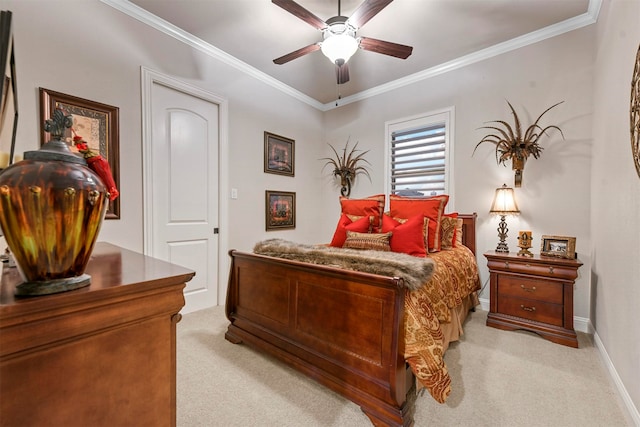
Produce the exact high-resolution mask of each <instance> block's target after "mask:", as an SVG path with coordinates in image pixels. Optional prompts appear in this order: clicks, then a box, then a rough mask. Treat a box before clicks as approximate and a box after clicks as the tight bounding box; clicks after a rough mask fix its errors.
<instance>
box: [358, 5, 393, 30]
mask: <svg viewBox="0 0 640 427" xmlns="http://www.w3.org/2000/svg"><path fill="white" fill-rule="evenodd" d="M392 1H393V0H365V1H364V2H363V3H362V4H361V5H360V6H358V8H357V9H356V11H355V12H353V13H352V14H351V16H350V17H349V23H350V24H351V25H353V26H354V27H356V28H360V27H362V26H363V25H364V24H366V23H367V22H369V20H370V19H371V18H373V17H374V16H376V15H377V14H378V12H380V11H381V10H382V9H384V8H385V7H387V5H389V3H391V2H392Z"/></svg>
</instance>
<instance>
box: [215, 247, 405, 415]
mask: <svg viewBox="0 0 640 427" xmlns="http://www.w3.org/2000/svg"><path fill="white" fill-rule="evenodd" d="M229 255H230V256H231V260H232V261H231V271H230V275H229V287H228V292H227V302H226V315H227V318H228V319H229V321H230V322H231V324H230V325H229V328H228V330H227V332H226V334H225V338H226V339H227V340H229V341H230V342H232V343H236V344H238V343H245V344H247V345H249V346H252V347H255V348H258V349H260V350H262V351H266V352H268V353H269V354H271V355H273V356H275V357H277V358H279V359H280V360H282V361H284V362H285V363H287V364H288V365H290V366H292V367H294V368H295V369H297V370H299V371H301V372H303V373H304V374H306V375H307V376H309V377H311V378H313V379H315V380H317V381H318V382H320V383H322V384H323V385H325V386H327V387H329V388H330V389H332V390H334V391H335V392H337V393H339V394H341V395H342V396H344V397H345V398H347V399H349V400H351V401H353V402H354V403H356V404H357V405H359V406H360V407H361V408H362V410H363V411H364V412H365V413H366V414H367V416H368V417H369V418H370V419H371V421H372V423H373V424H374V425H376V426H409V425H412V424H413V415H414V407H415V387H414V384H415V381H414V379H413V374H412V373H411V370H410V369H409V368H408V367H407V365H406V363H405V361H404V358H403V354H404V348H403V346H404V341H403V340H404V334H403V333H402V327H403V325H402V322H403V319H404V293H405V290H404V287H403V282H402V279H399V278H389V277H383V276H377V275H372V274H367V273H360V272H355V271H345V270H339V269H336V268H332V267H327V266H321V265H314V264H307V263H300V262H296V261H288V260H284V259H278V258H271V257H265V256H261V255H256V254H250V253H243V252H238V251H234V250H232V251H230V252H229Z"/></svg>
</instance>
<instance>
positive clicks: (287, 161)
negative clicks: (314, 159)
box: [264, 132, 296, 176]
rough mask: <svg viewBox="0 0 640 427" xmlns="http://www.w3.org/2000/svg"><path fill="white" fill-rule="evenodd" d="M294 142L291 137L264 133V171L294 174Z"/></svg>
mask: <svg viewBox="0 0 640 427" xmlns="http://www.w3.org/2000/svg"><path fill="white" fill-rule="evenodd" d="M295 144H296V142H295V141H294V140H293V139H289V138H285V137H284V136H280V135H275V134H273V133H270V132H265V133H264V171H265V172H266V173H275V174H278V175H287V176H294V175H295Z"/></svg>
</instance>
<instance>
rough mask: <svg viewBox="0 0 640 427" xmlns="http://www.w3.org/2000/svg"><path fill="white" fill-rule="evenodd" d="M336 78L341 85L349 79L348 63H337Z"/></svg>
mask: <svg viewBox="0 0 640 427" xmlns="http://www.w3.org/2000/svg"><path fill="white" fill-rule="evenodd" d="M336 79H337V80H338V84H339V85H341V84H343V83H346V82H348V81H349V66H348V65H347V64H346V63H345V64H342V65H336Z"/></svg>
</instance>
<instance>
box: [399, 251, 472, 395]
mask: <svg viewBox="0 0 640 427" xmlns="http://www.w3.org/2000/svg"><path fill="white" fill-rule="evenodd" d="M429 257H431V258H432V259H433V260H435V261H436V272H435V274H434V275H433V277H432V278H431V279H430V280H429V281H428V282H427V283H426V284H425V286H423V287H422V288H420V289H418V290H415V291H407V294H406V297H405V354H404V356H405V360H406V361H407V362H408V363H409V365H410V366H411V369H412V370H413V372H414V374H415V376H416V378H417V379H418V381H419V382H420V383H421V384H422V385H423V386H424V387H425V388H426V389H427V390H428V391H429V393H431V395H432V396H433V398H434V399H435V400H436V401H438V402H440V403H444V402H445V401H446V399H447V396H449V393H450V392H451V378H450V377H449V371H448V370H447V367H446V365H445V363H444V335H443V333H442V329H441V328H440V324H441V323H448V322H450V321H451V311H450V309H452V308H454V307H456V306H457V305H460V304H461V303H462V300H463V299H464V298H465V297H467V296H468V295H470V294H471V293H473V292H474V291H477V290H479V289H480V287H481V283H480V276H479V275H478V265H477V263H476V259H475V256H474V255H473V253H472V252H471V251H470V250H469V249H468V248H466V247H464V246H463V247H457V248H453V249H447V250H443V251H441V252H436V253H432V254H429Z"/></svg>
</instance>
